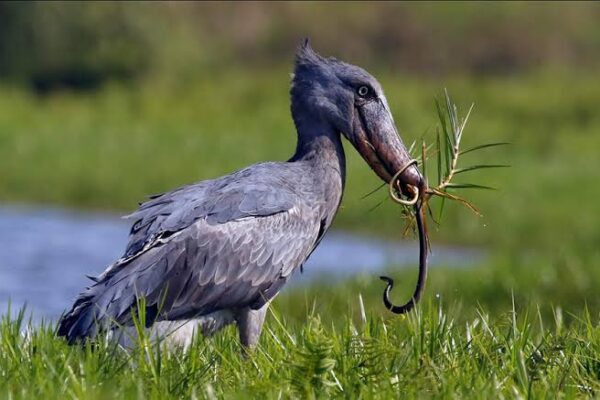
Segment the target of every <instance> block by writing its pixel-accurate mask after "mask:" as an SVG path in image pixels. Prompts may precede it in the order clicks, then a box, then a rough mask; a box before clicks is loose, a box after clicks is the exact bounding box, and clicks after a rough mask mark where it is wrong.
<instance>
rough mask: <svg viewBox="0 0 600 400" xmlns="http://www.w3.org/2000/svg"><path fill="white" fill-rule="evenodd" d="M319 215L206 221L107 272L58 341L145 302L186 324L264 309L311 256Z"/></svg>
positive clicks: (122, 319)
mask: <svg viewBox="0 0 600 400" xmlns="http://www.w3.org/2000/svg"><path fill="white" fill-rule="evenodd" d="M318 233H319V219H318V216H317V213H316V212H315V211H314V210H312V209H311V208H310V207H308V206H306V205H296V206H294V207H292V208H290V209H288V210H285V211H282V212H278V213H275V214H271V215H267V216H258V217H243V218H240V219H235V220H231V221H228V222H225V223H222V224H219V223H211V222H209V221H208V219H207V218H202V219H199V220H197V221H195V222H194V223H192V224H191V225H189V226H188V227H187V228H185V229H183V230H181V231H178V232H176V233H174V234H173V235H171V236H170V237H168V238H166V239H165V241H164V242H163V243H159V244H155V245H154V246H153V247H151V248H149V249H147V250H146V251H144V252H142V253H141V254H140V255H138V256H136V257H134V258H132V259H130V260H129V261H127V262H125V263H123V264H121V265H120V266H119V267H118V268H112V269H109V270H108V271H107V272H106V273H105V274H104V275H103V276H102V277H101V279H100V280H99V281H98V282H96V283H95V284H94V285H93V286H92V287H90V288H89V289H88V290H87V291H86V292H84V293H82V295H81V296H80V297H79V299H78V301H77V302H76V303H75V305H74V307H73V310H72V311H71V312H70V313H69V314H67V316H65V318H63V320H62V321H61V326H60V327H59V334H62V335H64V336H67V337H68V338H69V340H71V341H72V340H75V339H77V338H80V337H83V336H93V335H94V334H95V332H96V326H97V325H99V326H108V325H111V324H113V323H115V322H116V323H119V324H127V323H129V322H130V316H131V310H132V308H134V307H135V306H136V303H137V301H138V299H139V298H142V297H143V298H144V299H145V304H146V312H147V319H148V320H149V321H153V320H156V319H169V320H176V319H185V318H190V317H193V316H198V315H203V314H207V313H210V312H213V311H216V310H220V309H227V308H238V307H247V306H249V307H251V308H259V307H261V306H262V305H263V304H264V303H265V302H266V301H268V300H270V299H271V298H272V297H273V296H275V294H277V292H278V291H279V290H280V288H281V286H282V285H283V284H284V283H285V282H286V281H287V279H288V278H289V276H290V275H291V273H292V271H293V270H294V269H295V268H296V267H298V266H300V265H301V264H302V263H303V262H304V261H305V259H306V258H307V257H308V255H309V254H310V252H311V251H312V249H313V247H314V245H315V242H316V240H317V237H318Z"/></svg>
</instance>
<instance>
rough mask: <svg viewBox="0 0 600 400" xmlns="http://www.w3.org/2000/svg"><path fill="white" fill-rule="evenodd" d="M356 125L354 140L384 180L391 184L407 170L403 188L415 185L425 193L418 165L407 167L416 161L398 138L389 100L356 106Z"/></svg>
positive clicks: (372, 167)
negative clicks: (399, 172)
mask: <svg viewBox="0 0 600 400" xmlns="http://www.w3.org/2000/svg"><path fill="white" fill-rule="evenodd" d="M353 125H354V126H353V133H352V135H350V138H349V139H350V141H351V142H352V144H353V145H354V147H356V149H357V150H358V152H359V153H360V154H361V156H362V157H363V158H364V159H365V161H366V162H367V163H368V164H369V166H370V167H371V169H373V171H375V173H376V174H377V175H378V176H379V177H380V178H381V179H383V181H385V182H386V183H388V184H389V183H390V181H391V180H392V179H393V177H394V175H396V173H397V172H398V171H400V170H401V169H403V168H404V171H403V172H402V173H401V174H400V176H399V177H398V178H399V180H400V184H401V185H402V186H403V189H405V188H407V186H408V185H411V186H415V187H418V188H419V191H420V193H421V194H422V193H424V189H425V180H424V179H423V176H422V175H421V172H420V171H419V169H418V168H417V167H416V165H411V166H409V167H406V166H407V165H408V164H409V163H411V162H412V161H413V160H412V158H411V157H410V154H409V153H408V150H407V149H406V147H405V146H404V144H403V143H402V140H401V139H400V136H399V135H398V130H397V129H396V125H395V124H394V119H393V118H392V115H391V113H390V111H389V107H388V106H387V103H386V101H385V99H377V100H373V101H370V102H368V103H365V104H362V105H359V106H356V107H355V109H354V118H353Z"/></svg>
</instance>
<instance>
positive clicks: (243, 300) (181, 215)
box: [58, 43, 424, 347]
mask: <svg viewBox="0 0 600 400" xmlns="http://www.w3.org/2000/svg"><path fill="white" fill-rule="evenodd" d="M290 95H291V112H292V118H293V120H294V124H295V126H296V130H297V133H298V142H297V146H296V151H295V154H294V155H293V157H292V158H291V159H290V160H289V161H287V162H267V163H261V164H255V165H252V166H250V167H248V168H244V169H242V170H239V171H237V172H234V173H232V174H230V175H226V176H223V177H221V178H217V179H213V180H206V181H202V182H199V183H196V184H193V185H189V186H184V187H181V188H179V189H176V190H173V191H171V192H167V193H164V194H162V195H158V196H154V197H152V198H151V199H150V200H149V201H148V202H146V203H143V204H142V205H141V206H140V207H139V209H138V210H137V211H135V212H134V213H133V214H131V215H130V216H129V218H131V219H132V220H133V221H134V224H133V227H132V229H131V232H130V237H129V242H128V244H127V248H126V250H125V254H124V255H123V257H122V258H121V259H119V260H118V261H116V262H115V263H114V264H113V265H111V266H109V267H108V268H107V270H106V271H105V272H104V273H102V274H101V275H100V276H99V277H97V278H94V283H93V284H92V286H91V287H89V288H87V289H86V290H84V291H83V292H82V293H81V294H80V295H79V297H78V299H77V300H76V301H75V304H74V305H73V308H72V309H71V311H69V312H68V313H67V314H66V315H65V316H64V317H63V318H62V319H61V322H60V324H59V328H58V334H59V335H61V336H66V337H67V339H68V340H69V341H70V342H74V341H78V340H80V339H83V338H86V337H93V336H95V335H96V334H97V332H98V331H99V330H107V331H111V330H112V329H114V328H115V326H123V325H124V326H130V325H131V322H132V321H131V318H132V311H134V310H135V309H136V308H137V307H139V305H142V304H143V305H144V307H145V311H146V321H147V324H148V325H151V324H152V323H154V322H157V321H158V322H160V323H162V324H164V325H165V326H168V327H173V325H177V324H180V323H182V324H185V325H186V331H190V329H191V330H192V331H193V330H194V328H195V327H199V328H200V330H201V331H202V332H203V333H207V334H210V333H213V332H214V331H215V330H217V329H219V328H220V327H222V326H224V325H225V324H227V323H230V322H234V321H235V322H236V323H237V324H238V327H239V330H240V339H241V342H242V344H244V345H245V346H249V347H252V346H254V345H255V344H256V341H257V340H258V337H259V336H260V332H261V329H262V324H263V321H264V317H265V313H266V310H267V307H268V305H269V303H270V301H271V300H272V299H273V297H274V296H276V295H277V293H278V292H279V291H280V290H281V288H282V286H283V285H284V284H285V283H286V282H287V280H288V279H289V277H290V275H291V274H292V273H293V271H294V270H296V269H298V268H299V267H301V266H302V265H303V263H304V262H305V261H306V259H307V258H308V257H309V256H310V254H311V253H312V251H313V250H314V249H315V247H316V246H317V245H318V244H319V242H320V240H321V239H322V237H323V235H324V234H325V232H326V231H327V229H328V228H329V227H330V226H331V223H332V222H333V219H334V217H335V214H336V212H337V210H338V208H339V205H340V202H341V199H342V193H343V190H344V182H345V175H346V172H345V168H346V166H345V164H346V161H345V155H344V149H343V146H342V142H341V137H342V134H343V135H344V136H345V137H346V138H347V139H348V140H349V141H350V142H351V143H352V144H353V145H354V147H355V148H356V149H357V150H358V151H359V153H361V155H362V156H363V158H364V159H365V160H366V161H367V162H368V163H369V165H370V166H371V168H373V170H374V171H375V172H376V173H377V174H378V175H379V176H380V177H381V178H382V179H383V180H385V181H386V182H388V181H389V180H390V179H391V177H392V176H393V175H394V173H395V172H396V171H398V170H399V169H400V168H401V167H402V166H403V165H405V164H406V163H407V162H408V161H410V157H409V155H408V153H407V151H406V149H405V147H404V145H403V144H402V142H401V140H400V138H399V137H398V134H397V130H396V127H395V125H394V122H393V118H392V116H391V113H390V111H389V107H388V105H387V100H386V99H385V96H384V95H383V92H382V90H381V86H380V85H379V83H378V82H377V81H376V80H375V79H374V78H373V77H371V76H370V75H369V74H368V73H367V72H366V71H364V70H363V69H361V68H359V67H356V66H352V65H350V64H346V63H343V62H340V61H337V60H335V59H331V58H329V59H325V58H323V57H321V56H319V55H318V54H316V53H315V52H314V51H313V50H312V49H311V48H310V46H309V45H308V44H307V43H305V44H304V45H303V46H301V47H300V48H299V50H298V53H297V55H296V65H295V70H294V78H293V81H292V88H291V90H290ZM400 178H401V180H403V182H404V183H409V184H411V185H422V183H423V182H424V181H423V178H422V176H421V175H420V173H419V172H418V170H417V169H416V168H414V167H410V168H403V172H402V174H401V175H400ZM140 300H142V301H140ZM190 319H192V320H196V323H195V325H194V324H193V323H188V322H186V321H188V320H190ZM161 321H163V322H161ZM190 327H191V328H190ZM186 341H189V335H187V338H186Z"/></svg>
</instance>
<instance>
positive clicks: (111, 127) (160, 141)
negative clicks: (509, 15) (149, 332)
mask: <svg viewBox="0 0 600 400" xmlns="http://www.w3.org/2000/svg"><path fill="white" fill-rule="evenodd" d="M371 69H372V70H373V72H375V74H376V75H377V76H379V77H380V80H381V82H382V83H383V86H384V87H385V88H386V92H387V96H388V100H389V103H390V105H391V107H392V110H393V112H394V116H395V119H396V122H397V124H398V127H399V128H400V130H401V133H402V136H403V138H404V140H405V141H406V142H409V143H410V142H412V141H413V140H418V139H419V138H420V137H421V136H422V135H423V134H425V135H426V136H425V138H426V139H427V140H428V141H429V142H431V141H433V135H432V133H433V132H434V129H435V123H436V121H437V118H436V116H435V109H434V102H433V97H434V95H436V94H438V95H439V94H440V92H441V90H442V89H443V87H444V86H446V87H447V88H448V89H449V91H450V93H451V94H452V95H453V97H454V99H455V100H456V101H457V102H458V104H459V105H460V106H461V109H463V110H465V111H466V109H467V108H468V106H469V104H470V102H471V101H474V102H475V103H476V105H475V110H474V112H473V115H472V117H471V120H470V123H469V125H468V126H467V129H466V133H465V138H464V141H465V143H464V145H465V147H469V146H472V145H477V144H481V143H486V142H492V141H493V142H497V141H509V142H511V143H512V145H511V146H509V147H505V148H497V149H495V150H494V149H490V150H489V151H488V152H487V153H486V152H481V153H480V154H477V153H475V154H473V155H472V158H467V157H471V156H465V157H464V159H463V160H462V161H463V162H464V165H465V166H466V165H471V164H478V163H481V162H486V163H490V162H492V163H508V164H511V165H512V168H510V169H503V170H497V171H492V170H489V171H487V170H486V171H481V172H478V173H477V174H476V175H474V177H473V179H468V181H471V182H475V183H483V184H487V185H491V186H497V187H499V188H500V190H499V191H494V192H483V191H481V192H473V193H468V194H467V195H468V197H469V198H471V199H472V200H473V201H474V202H475V203H476V204H477V205H478V206H479V208H480V209H481V210H482V212H483V213H484V217H483V218H477V217H475V216H473V215H471V214H470V213H469V212H468V211H466V210H464V209H462V208H461V207H459V206H457V205H452V206H450V207H446V213H445V216H444V219H443V221H442V226H441V228H439V229H438V230H437V231H436V230H435V229H434V232H433V236H432V242H433V246H434V250H435V245H436V244H438V243H442V242H445V243H456V244H462V245H469V246H481V247H483V248H484V249H486V251H487V252H488V254H489V258H488V260H487V261H484V264H483V265H480V266H478V267H476V268H473V269H468V270H466V269H464V270H463V269H454V270H453V269H444V268H436V269H434V270H433V271H431V274H430V277H431V280H430V282H429V286H428V289H427V293H426V296H425V298H424V300H423V303H422V308H421V310H420V311H419V313H417V314H414V315H411V316H410V317H409V318H406V319H405V318H397V317H393V316H391V315H389V313H388V312H387V311H386V310H385V309H384V308H383V306H382V304H381V291H382V289H383V283H382V282H380V281H379V280H377V279H376V277H375V276H358V277H356V278H354V279H352V280H350V281H348V282H344V283H339V284H337V286H336V287H333V288H332V287H331V286H330V285H326V284H325V283H323V284H322V285H314V286H311V287H309V288H306V289H297V290H291V291H286V292H284V294H283V295H282V296H281V297H279V298H278V299H277V300H276V301H275V304H274V314H272V315H270V316H269V317H268V321H267V325H266V326H267V329H266V331H265V334H264V335H263V337H262V339H261V343H260V348H259V350H258V351H257V353H256V354H255V355H254V356H253V357H251V358H250V359H249V360H243V359H241V358H240V357H239V347H238V345H237V342H236V337H235V332H234V331H233V330H232V329H230V330H227V331H226V332H225V333H224V334H221V335H218V336H217V337H216V338H214V339H213V340H208V341H202V340H199V341H198V342H197V343H195V345H194V346H193V348H192V349H191V350H190V352H188V353H178V352H176V353H172V354H167V353H162V354H161V355H160V356H159V357H155V356H152V357H150V355H149V354H153V353H152V352H150V351H149V350H148V349H147V348H144V347H143V346H142V347H141V348H140V349H139V350H138V351H136V352H133V353H131V354H126V353H124V352H122V351H120V350H118V349H113V348H111V346H110V345H108V344H103V343H101V344H99V345H98V347H95V348H93V349H92V348H83V349H82V348H78V347H71V348H70V347H68V346H66V344H65V343H63V342H62V341H61V340H58V339H56V338H54V337H53V335H52V333H51V327H48V328H45V329H40V328H36V329H35V330H34V331H33V333H32V334H30V335H28V336H23V335H21V334H20V333H19V331H20V330H21V329H22V328H23V325H22V324H21V325H20V324H19V322H18V321H9V320H7V319H6V318H5V320H4V321H3V322H2V323H0V397H2V396H3V397H6V398H31V397H34V396H39V397H42V398H65V397H68V398H69V397H70V398H82V397H85V398H107V397H111V398H113V397H121V398H133V397H136V398H157V397H172V398H181V397H184V398H187V397H193V396H196V397H198V398H204V397H206V398H213V397H243V396H244V395H246V394H253V395H257V396H258V395H261V396H262V395H265V396H268V397H290V396H296V397H328V396H332V395H336V396H340V397H351V398H353V397H359V396H362V397H364V398H371V397H379V398H388V397H390V396H394V397H402V398H422V397H454V396H458V397H467V398H472V397H480V398H495V397H500V396H503V397H509V398H513V397H517V398H526V397H527V398H530V397H566V398H572V397H586V396H589V397H597V396H598V395H599V393H600V327H599V316H600V296H598V295H597V292H598V287H600V270H599V269H598V268H597V266H598V265H599V263H600V248H598V243H599V242H600V229H599V228H598V227H599V226H600V205H599V204H600V203H598V202H597V201H595V200H594V199H596V198H599V197H600V186H598V184H597V182H598V181H599V179H600V157H598V155H597V152H598V148H599V147H600V136H599V135H598V131H599V130H600V114H599V113H598V112H597V107H598V104H600V86H599V85H597V84H596V79H594V77H592V76H590V75H586V74H579V75H574V74H565V73H561V72H556V71H554V72H552V73H550V72H538V73H535V74H531V75H519V76H513V77H503V78H501V77H496V78H477V79H475V78H472V79H466V78H461V77H453V78H445V79H444V80H443V81H442V80H437V79H433V78H430V79H424V78H415V77H412V76H396V75H394V74H392V73H390V72H389V71H377V69H373V68H371ZM288 85H289V77H288V70H287V69H285V68H281V69H277V70H268V71H256V70H254V71H240V70H222V71H219V72H217V73H214V74H212V75H211V76H210V77H206V78H203V79H200V78H199V79H195V80H192V81H190V82H187V83H186V84H185V85H183V84H180V85H177V84H174V83H173V82H172V81H169V80H168V79H165V80H164V81H153V82H151V83H146V84H143V85H139V86H130V87H123V86H118V85H112V86H111V85H109V86H107V87H105V88H104V89H102V90H101V91H100V92H99V93H96V94H95V95H81V94H73V93H68V92H65V93H57V94H53V95H51V96H48V97H41V98H40V97H35V96H33V95H31V94H28V93H27V92H25V91H23V90H21V89H15V88H11V87H6V86H4V87H0V201H2V202H29V203H42V204H53V205H60V206H68V207H78V208H83V209H108V210H118V211H123V212H126V211H128V210H131V209H133V208H134V207H135V206H136V204H137V201H140V200H143V199H144V196H145V195H146V194H150V193H155V192H160V191H164V190H168V189H170V188H173V187H175V186H178V185H181V184H185V183H189V182H193V181H196V180H200V179H206V178H210V177H215V176H219V175H222V174H225V173H229V172H230V171H232V170H234V169H237V168H241V167H243V166H246V165H248V164H250V163H254V162H258V161H262V160H268V159H271V160H284V159H286V158H287V157H288V156H289V155H290V154H291V153H292V151H293V148H294V145H295V133H294V129H293V124H292V122H291V118H290V117H289V103H288V93H287V90H288ZM346 148H347V150H348V151H347V153H348V156H349V165H348V181H347V191H346V194H345V198H344V202H343V208H342V210H341V211H340V213H339V215H338V217H337V220H336V222H335V225H334V227H335V228H338V229H347V230H354V231H361V232H364V233H368V234H372V235H379V236H385V237H387V238H391V239H399V238H400V236H401V232H402V230H403V229H402V228H403V224H402V221H401V220H400V210H399V209H398V207H397V206H395V205H394V204H392V203H391V202H389V201H385V200H386V198H387V193H386V192H385V190H382V191H379V192H377V193H376V194H374V195H372V196H369V197H367V198H366V199H363V196H364V195H365V194H366V193H368V192H370V191H371V190H372V189H374V188H375V187H377V186H378V185H379V182H378V179H377V178H376V177H375V176H374V174H373V173H372V172H371V171H370V170H369V168H368V167H367V166H366V165H365V164H364V162H363V161H362V160H361V159H360V157H359V156H358V155H357V154H355V152H354V150H353V149H352V148H351V146H346ZM465 180H467V177H465ZM382 200H383V201H384V204H383V205H381V206H380V207H376V208H375V209H373V210H372V208H373V207H375V206H377V204H378V203H380V202H381V201H382ZM82 273H84V271H82ZM390 274H391V275H392V276H394V277H395V278H398V279H397V282H398V287H397V288H396V289H395V290H394V297H395V298H397V299H398V302H400V300H401V299H402V297H403V296H406V295H407V294H408V293H410V288H411V286H412V284H413V282H414V279H415V276H414V274H415V272H414V271H406V272H398V271H395V270H394V269H393V266H391V267H390ZM359 294H360V296H361V298H362V303H363V304H364V309H365V315H364V316H363V313H362V312H361V307H360V303H361V302H360V301H359Z"/></svg>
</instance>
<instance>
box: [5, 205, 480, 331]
mask: <svg viewBox="0 0 600 400" xmlns="http://www.w3.org/2000/svg"><path fill="white" fill-rule="evenodd" d="M129 227H130V222H128V221H125V220H122V219H120V218H119V217H118V216H115V215H112V214H99V213H79V212H71V211H66V210H57V209H47V208H22V207H0V314H1V313H4V311H5V310H7V307H8V304H9V302H10V304H11V308H12V309H13V310H15V309H19V308H21V307H22V306H23V305H25V304H26V305H27V310H28V311H30V312H32V313H33V316H34V319H36V320H39V319H41V318H44V319H55V318H57V317H58V316H59V315H60V314H61V313H62V312H63V310H64V309H65V308H68V307H69V306H70V305H71V304H72V302H73V299H74V298H75V296H76V295H77V294H78V293H79V291H80V290H81V289H83V288H84V287H85V286H87V285H89V283H90V281H89V280H88V279H87V278H86V277H85V274H89V275H97V274H99V273H100V272H102V271H103V270H104V268H105V267H106V266H107V265H108V264H110V263H111V262H112V261H114V260H115V259H116V258H118V257H119V256H120V255H121V254H122V252H123V250H124V246H125V243H126V239H127V234H128V232H129ZM481 257H482V253H481V252H479V251H474V250H469V249H461V248H452V247H444V246H437V245H436V246H435V247H434V253H433V254H432V256H431V258H430V265H432V266H435V265H445V266H468V265H472V264H474V263H476V262H478V261H479V260H480V259H481ZM417 261H418V246H417V243H416V241H415V242H402V243H396V242H394V243H392V242H386V241H382V240H375V239H372V238H367V237H362V236H357V235H353V234H348V233H343V232H339V231H337V232H336V231H331V232H329V233H328V234H327V235H326V236H325V238H324V239H323V241H322V242H321V244H320V246H319V247H318V248H317V250H316V251H315V252H314V253H313V254H312V256H311V258H310V259H309V260H308V261H307V262H306V264H305V266H304V273H302V274H300V273H299V272H298V273H296V274H295V275H294V276H293V277H292V280H291V284H292V285H300V284H308V283H310V282H311V281H313V280H317V279H337V280H342V279H345V278H348V277H350V276H352V275H355V274H360V273H373V274H375V273H377V272H379V271H381V270H383V269H384V268H386V267H389V266H390V265H398V266H415V265H416V263H417Z"/></svg>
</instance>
